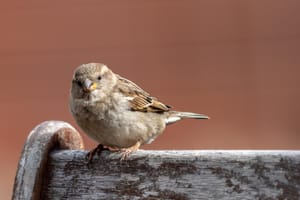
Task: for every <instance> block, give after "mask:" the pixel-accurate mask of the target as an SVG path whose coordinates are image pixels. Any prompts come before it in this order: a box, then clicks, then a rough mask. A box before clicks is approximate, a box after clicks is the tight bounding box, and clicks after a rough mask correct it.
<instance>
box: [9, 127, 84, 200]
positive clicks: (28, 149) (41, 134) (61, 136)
mask: <svg viewBox="0 0 300 200" xmlns="http://www.w3.org/2000/svg"><path fill="white" fill-rule="evenodd" d="M53 149H83V143H82V139H81V136H80V135H79V133H78V132H77V131H76V130H75V129H74V128H73V127H72V126H71V125H69V124H68V123H66V122H62V121H46V122H43V123H41V124H40V125H38V126H37V127H35V128H34V129H33V130H32V131H31V133H30V134H29V136H28V137H27V140H26V143H25V145H24V148H23V151H22V154H21V157H20V160H19V164H18V170H17V174H16V177H15V183H14V190H13V197H12V199H14V200H19V199H40V195H41V189H42V185H43V179H44V176H45V174H46V173H48V171H46V170H47V160H48V157H49V156H48V155H49V152H51V151H52V150H53Z"/></svg>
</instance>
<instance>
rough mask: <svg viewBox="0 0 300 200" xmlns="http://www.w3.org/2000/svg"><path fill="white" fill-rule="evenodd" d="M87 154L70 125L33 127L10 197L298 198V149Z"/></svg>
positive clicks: (77, 134)
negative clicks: (124, 155) (89, 158)
mask: <svg viewBox="0 0 300 200" xmlns="http://www.w3.org/2000/svg"><path fill="white" fill-rule="evenodd" d="M86 153H87V152H86V151H83V143H82V139H81V137H80V135H79V133H78V132H77V131H76V130H75V129H74V128H73V127H72V126H71V125H69V124H67V123H65V122H60V121H47V122H44V123H42V124H40V125H38V126H37V127H36V128H34V129H33V130H32V132H31V133H30V135H29V136H28V139H27V141H26V144H25V146H24V149H23V152H22V155H21V157H20V161H19V166H18V170H17V174H16V178H15V183H14V191H13V198H12V199H15V200H17V199H18V200H19V199H180V200H181V199H183V200H185V199H270V200H271V199H288V200H293V199H300V151H245V150H237V151H235V150H230V151H213V150H196V151H143V150H140V151H138V152H137V153H134V154H132V155H131V156H130V157H129V159H128V160H125V161H120V155H119V154H117V153H110V152H106V151H105V152H103V153H102V154H101V155H100V156H96V157H95V158H94V161H93V162H92V163H91V164H87V161H86V160H85V155H86Z"/></svg>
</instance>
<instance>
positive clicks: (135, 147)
mask: <svg viewBox="0 0 300 200" xmlns="http://www.w3.org/2000/svg"><path fill="white" fill-rule="evenodd" d="M140 146H141V143H140V142H139V141H138V142H137V143H135V144H134V145H133V146H131V147H128V148H121V149H120V150H119V151H120V152H121V155H122V156H121V161H122V160H126V159H127V158H128V156H129V155H130V154H132V153H133V152H135V151H137V150H138V149H139V148H140Z"/></svg>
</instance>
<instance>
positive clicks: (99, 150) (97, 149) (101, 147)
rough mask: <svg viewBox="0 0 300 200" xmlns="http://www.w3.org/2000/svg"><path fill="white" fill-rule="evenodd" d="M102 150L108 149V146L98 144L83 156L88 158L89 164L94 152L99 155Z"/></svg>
mask: <svg viewBox="0 0 300 200" xmlns="http://www.w3.org/2000/svg"><path fill="white" fill-rule="evenodd" d="M103 150H109V148H107V147H105V146H103V145H102V144H98V146H97V147H96V148H94V149H92V150H91V151H89V152H88V153H87V154H86V156H85V157H86V159H87V160H88V163H89V164H90V163H91V162H92V161H93V158H94V156H95V155H96V154H97V155H100V154H101V152H102V151H103Z"/></svg>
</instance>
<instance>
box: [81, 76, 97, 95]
mask: <svg viewBox="0 0 300 200" xmlns="http://www.w3.org/2000/svg"><path fill="white" fill-rule="evenodd" d="M96 88H97V83H94V82H93V81H91V80H90V79H85V80H84V83H83V90H84V91H85V92H92V91H93V90H95V89H96Z"/></svg>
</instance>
